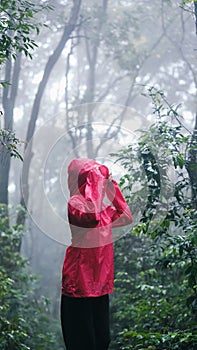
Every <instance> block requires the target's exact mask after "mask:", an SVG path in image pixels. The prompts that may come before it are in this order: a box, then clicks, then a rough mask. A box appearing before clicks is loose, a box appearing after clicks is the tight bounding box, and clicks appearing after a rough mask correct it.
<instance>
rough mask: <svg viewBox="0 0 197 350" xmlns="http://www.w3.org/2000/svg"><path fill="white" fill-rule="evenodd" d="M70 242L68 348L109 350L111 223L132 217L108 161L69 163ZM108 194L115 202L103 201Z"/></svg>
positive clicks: (64, 309) (64, 314) (65, 280)
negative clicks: (113, 177)
mask: <svg viewBox="0 0 197 350" xmlns="http://www.w3.org/2000/svg"><path fill="white" fill-rule="evenodd" d="M68 187H69V190H70V199H69V202H68V219H69V224H70V228H71V234H72V243H71V246H69V247H68V248H67V250H66V255H65V259H64V264H63V269H62V299H61V324H62V332H63V336H64V341H65V345H66V348H67V350H107V349H108V346H109V343H110V330H109V294H110V293H112V292H113V288H114V264H113V237H112V227H118V226H124V225H128V224H129V223H131V222H132V215H131V212H130V209H129V207H128V205H127V203H126V201H125V199H124V197H123V195H122V193H121V191H120V189H119V187H118V184H117V182H116V181H114V180H113V179H112V177H111V174H109V170H108V168H107V167H106V166H105V165H101V164H99V163H97V162H95V161H94V160H92V159H87V158H85V159H74V160H72V161H71V163H70V165H69V167H68ZM105 195H106V196H107V198H108V199H109V201H110V202H111V203H112V205H113V206H112V205H109V204H107V203H105V202H104V201H103V200H104V196H105Z"/></svg>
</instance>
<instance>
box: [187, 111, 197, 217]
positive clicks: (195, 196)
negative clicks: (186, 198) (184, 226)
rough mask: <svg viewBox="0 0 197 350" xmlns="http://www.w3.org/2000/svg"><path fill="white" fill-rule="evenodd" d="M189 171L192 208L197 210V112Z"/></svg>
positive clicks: (188, 164) (190, 148)
mask: <svg viewBox="0 0 197 350" xmlns="http://www.w3.org/2000/svg"><path fill="white" fill-rule="evenodd" d="M187 171H188V174H189V178H190V184H191V192H192V208H194V209H196V210H197V113H196V122H195V127H194V131H193V133H192V138H191V142H190V144H189V152H188V161H187Z"/></svg>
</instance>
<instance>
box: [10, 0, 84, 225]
mask: <svg viewBox="0 0 197 350" xmlns="http://www.w3.org/2000/svg"><path fill="white" fill-rule="evenodd" d="M80 6H81V0H73V8H72V12H71V16H70V19H69V22H68V23H66V25H65V27H64V32H63V34H62V37H61V39H60V41H59V43H58V45H57V47H56V49H55V50H54V52H53V54H52V55H51V56H50V57H49V59H48V62H47V64H46V67H45V70H44V74H43V77H42V80H41V82H40V84H39V87H38V91H37V94H36V96H35V100H34V104H33V107H32V113H31V117H30V121H29V125H28V130H27V136H26V148H27V145H28V144H29V142H30V141H31V139H32V137H33V134H34V131H35V127H36V121H37V118H38V114H39V109H40V103H41V100H42V97H43V94H44V91H45V88H46V85H47V82H48V80H49V77H50V74H51V72H52V69H53V67H54V65H55V64H56V62H57V61H58V59H59V57H60V55H61V53H62V51H63V49H64V47H65V45H66V43H67V41H68V40H69V38H70V35H71V33H72V32H73V30H74V29H75V27H76V23H77V19H78V15H79V10H80ZM32 157H33V154H32V149H31V144H29V147H28V154H26V161H25V164H24V179H23V194H22V193H21V200H20V204H21V206H22V207H23V208H25V207H26V204H27V202H28V197H29V193H28V177H29V167H30V163H31V159H32ZM16 222H17V224H24V222H25V213H24V210H21V211H19V214H18V217H17V220H16Z"/></svg>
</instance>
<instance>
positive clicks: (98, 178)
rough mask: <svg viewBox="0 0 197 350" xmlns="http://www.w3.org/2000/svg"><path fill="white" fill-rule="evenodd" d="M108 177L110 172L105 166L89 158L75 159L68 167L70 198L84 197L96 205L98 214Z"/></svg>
mask: <svg viewBox="0 0 197 350" xmlns="http://www.w3.org/2000/svg"><path fill="white" fill-rule="evenodd" d="M108 177H109V170H108V168H107V167H106V166H105V165H102V164H100V163H98V162H96V161H94V160H93V159H88V158H80V159H73V160H72V161H71V163H70V165H69V167H68V188H69V191H70V196H74V195H82V196H83V197H84V199H85V200H87V201H91V202H92V203H94V205H95V211H96V212H98V211H99V206H100V202H101V201H102V200H103V198H104V195H105V189H106V182H107V179H108Z"/></svg>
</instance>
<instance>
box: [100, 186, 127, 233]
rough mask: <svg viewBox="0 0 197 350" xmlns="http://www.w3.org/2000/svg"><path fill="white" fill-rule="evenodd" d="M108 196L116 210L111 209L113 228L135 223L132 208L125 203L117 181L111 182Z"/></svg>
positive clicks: (107, 191)
mask: <svg viewBox="0 0 197 350" xmlns="http://www.w3.org/2000/svg"><path fill="white" fill-rule="evenodd" d="M106 194H107V197H108V199H109V200H110V202H111V203H112V204H113V206H114V208H112V207H110V213H109V214H110V216H111V219H112V226H113V227H118V226H125V225H128V224H130V223H131V222H132V221H133V217H132V214H131V211H130V208H129V206H128V204H127V202H126V201H125V199H124V197H123V195H122V192H121V190H120V188H119V186H118V184H117V182H116V181H115V180H112V181H110V182H109V184H108V186H107V189H106Z"/></svg>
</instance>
